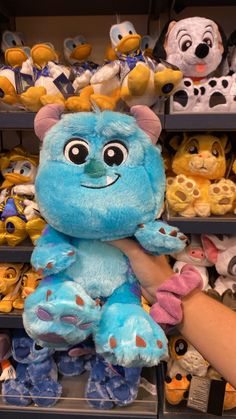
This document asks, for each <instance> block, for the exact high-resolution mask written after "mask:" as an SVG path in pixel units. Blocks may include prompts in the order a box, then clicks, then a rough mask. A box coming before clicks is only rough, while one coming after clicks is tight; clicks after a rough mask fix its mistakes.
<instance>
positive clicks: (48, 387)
mask: <svg viewBox="0 0 236 419" xmlns="http://www.w3.org/2000/svg"><path fill="white" fill-rule="evenodd" d="M53 353H54V350H53V349H48V348H40V347H38V346H37V345H36V344H35V342H33V341H32V339H31V338H29V337H28V336H27V335H26V333H25V332H24V330H16V331H15V333H14V336H13V339H12V356H13V358H14V359H15V360H16V361H17V362H18V364H17V368H16V379H14V380H13V379H10V380H6V381H4V382H3V384H2V395H3V400H4V401H5V403H7V404H11V405H17V406H27V405H29V404H31V403H32V401H33V402H34V403H35V404H36V405H37V406H41V407H50V406H53V405H54V404H55V403H56V402H57V400H58V399H59V398H60V396H61V393H62V387H61V385H60V384H59V383H58V382H57V366H56V364H55V362H54V360H53V357H52V355H53Z"/></svg>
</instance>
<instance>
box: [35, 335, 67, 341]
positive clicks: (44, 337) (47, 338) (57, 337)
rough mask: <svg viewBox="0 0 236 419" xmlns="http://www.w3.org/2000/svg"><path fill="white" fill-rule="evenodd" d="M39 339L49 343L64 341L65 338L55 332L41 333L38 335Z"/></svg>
mask: <svg viewBox="0 0 236 419" xmlns="http://www.w3.org/2000/svg"><path fill="white" fill-rule="evenodd" d="M39 339H42V340H44V341H46V342H50V343H66V340H65V339H64V338H63V337H62V336H60V335H57V334H56V333H42V334H41V335H39Z"/></svg>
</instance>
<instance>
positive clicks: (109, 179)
mask: <svg viewBox="0 0 236 419" xmlns="http://www.w3.org/2000/svg"><path fill="white" fill-rule="evenodd" d="M112 182H113V179H112V177H110V176H107V185H110V184H111V183H112Z"/></svg>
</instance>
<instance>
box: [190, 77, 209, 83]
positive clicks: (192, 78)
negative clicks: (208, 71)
mask: <svg viewBox="0 0 236 419" xmlns="http://www.w3.org/2000/svg"><path fill="white" fill-rule="evenodd" d="M189 78H190V79H191V80H192V81H193V83H200V82H201V81H205V80H206V78H205V77H189Z"/></svg>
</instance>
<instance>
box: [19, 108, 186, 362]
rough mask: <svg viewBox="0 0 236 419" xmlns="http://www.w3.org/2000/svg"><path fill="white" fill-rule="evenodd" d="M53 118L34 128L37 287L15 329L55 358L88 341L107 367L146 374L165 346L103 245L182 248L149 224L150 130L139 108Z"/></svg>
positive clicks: (158, 194)
mask: <svg viewBox="0 0 236 419" xmlns="http://www.w3.org/2000/svg"><path fill="white" fill-rule="evenodd" d="M62 112H63V108H62V107H61V106H58V105H57V106H56V105H50V106H47V107H45V108H43V109H42V110H41V111H40V112H39V113H38V115H37V116H36V119H35V131H36V134H37V135H38V136H39V138H40V139H41V140H42V141H43V146H42V149H41V159H40V165H39V171H38V174H37V178H36V183H35V185H36V195H37V201H38V204H39V207H40V211H41V212H42V214H43V216H45V218H46V220H47V222H48V226H47V227H46V229H45V230H44V232H43V235H42V236H41V238H40V239H39V240H38V241H37V245H36V247H35V249H34V251H33V255H32V265H33V266H34V268H35V269H36V270H37V271H40V272H41V273H42V275H43V276H44V277H45V279H43V280H42V281H41V283H40V285H39V287H38V288H37V289H36V291H35V292H34V293H33V294H31V295H30V296H29V297H28V298H27V300H26V304H25V311H24V315H23V317H24V326H25V329H26V330H27V333H28V334H29V335H30V336H31V337H33V338H34V339H35V340H36V341H37V342H38V343H39V344H41V345H42V346H50V347H56V348H59V349H60V348H67V347H69V346H71V345H74V344H77V343H79V342H81V341H83V340H84V339H85V338H86V337H87V336H89V335H93V338H94V341H95V346H96V351H97V352H98V353H99V354H101V355H102V356H104V358H105V360H106V361H108V362H111V363H113V364H118V365H121V366H124V367H136V366H137V367H139V366H143V365H149V366H150V365H155V364H157V363H158V362H159V360H160V359H162V358H163V357H165V356H166V351H167V342H166V337H165V335H164V332H163V330H162V329H161V328H160V327H159V326H158V325H157V324H156V323H155V322H154V321H153V319H152V318H151V317H150V316H149V315H148V314H147V313H146V312H145V311H144V310H143V309H142V307H141V303H140V299H141V298H140V297H141V296H140V289H139V284H138V282H137V278H136V277H135V275H134V273H133V272H132V270H131V269H130V266H129V263H128V260H127V258H126V257H125V255H124V254H123V253H122V252H121V251H120V250H119V249H117V248H115V247H113V246H111V245H110V244H109V243H108V242H107V241H109V240H114V239H120V238H125V237H132V236H134V237H135V238H136V239H137V240H138V241H139V243H140V245H141V246H143V248H144V249H146V251H147V252H150V253H152V254H166V253H173V252H176V251H180V250H181V249H183V248H184V246H185V241H186V237H185V236H183V235H182V234H181V233H180V232H179V231H178V229H176V228H174V227H171V226H169V225H168V224H166V223H164V222H162V221H160V220H159V219H158V218H157V217H158V214H159V213H160V210H161V209H162V206H163V199H164V192H165V176H164V167H163V162H162V159H161V156H160V150H159V148H157V147H155V146H154V144H153V143H155V142H156V141H157V139H158V137H159V134H160V130H161V125H160V121H159V119H158V117H157V116H156V115H155V114H154V113H153V112H152V111H151V110H150V109H149V108H148V107H143V106H137V107H133V108H132V109H131V112H132V115H133V116H130V115H125V114H121V113H118V112H112V111H104V112H98V113H92V112H88V113H83V112H82V113H74V114H73V113H72V114H66V115H63V116H62V117H61V114H62ZM152 142H153V143H152ZM65 197H66V199H65Z"/></svg>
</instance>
